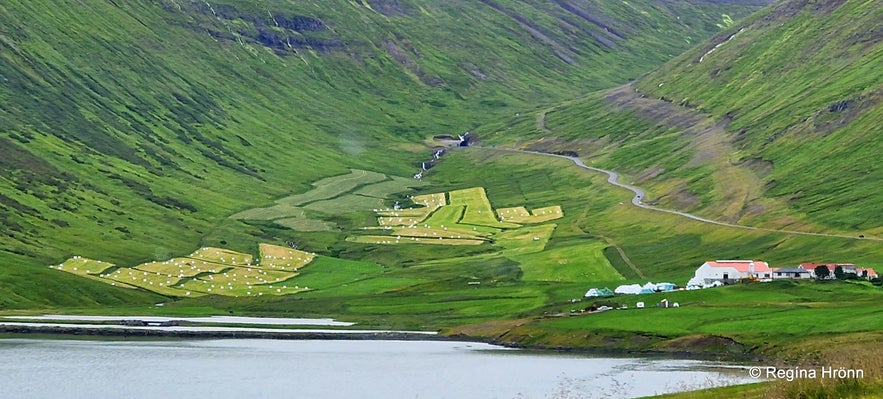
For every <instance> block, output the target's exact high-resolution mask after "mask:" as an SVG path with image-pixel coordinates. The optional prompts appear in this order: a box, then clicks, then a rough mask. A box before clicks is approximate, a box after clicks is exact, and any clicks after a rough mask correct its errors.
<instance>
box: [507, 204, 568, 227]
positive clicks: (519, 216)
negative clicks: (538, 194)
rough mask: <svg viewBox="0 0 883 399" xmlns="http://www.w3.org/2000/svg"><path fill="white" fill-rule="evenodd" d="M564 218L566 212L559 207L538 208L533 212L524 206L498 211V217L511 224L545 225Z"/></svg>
mask: <svg viewBox="0 0 883 399" xmlns="http://www.w3.org/2000/svg"><path fill="white" fill-rule="evenodd" d="M563 216H564V212H562V211H561V206H559V205H555V206H549V207H545V208H537V209H534V210H533V211H531V212H528V211H527V208H525V207H523V206H519V207H514V208H500V209H497V217H499V218H500V220H504V221H507V222H511V223H543V222H548V221H550V220H555V219H559V218H561V217H563Z"/></svg>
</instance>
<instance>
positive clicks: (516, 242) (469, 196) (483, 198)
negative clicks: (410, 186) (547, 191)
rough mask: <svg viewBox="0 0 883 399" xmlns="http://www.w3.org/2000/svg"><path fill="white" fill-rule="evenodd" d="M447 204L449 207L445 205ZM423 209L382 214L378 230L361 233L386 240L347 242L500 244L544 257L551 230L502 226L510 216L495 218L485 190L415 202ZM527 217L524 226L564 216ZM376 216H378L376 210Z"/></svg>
mask: <svg viewBox="0 0 883 399" xmlns="http://www.w3.org/2000/svg"><path fill="white" fill-rule="evenodd" d="M447 198H450V201H448V200H447ZM413 201H414V203H415V204H418V205H423V206H422V207H416V208H406V209H392V210H389V209H382V210H379V211H377V214H378V215H379V216H378V218H377V224H378V225H379V227H374V228H369V227H365V228H363V230H368V231H371V230H381V231H383V232H385V233H387V234H386V235H377V234H368V235H356V236H350V237H348V238H347V240H348V241H351V242H359V243H373V244H434V245H481V244H486V243H499V244H500V245H501V246H503V247H506V248H510V247H511V248H516V249H517V250H519V251H521V252H525V251H542V249H543V247H544V246H545V243H547V242H548V241H549V237H551V235H552V232H553V231H554V228H555V225H554V224H552V225H547V226H544V227H542V228H535V227H533V226H532V227H523V226H522V225H521V224H518V223H511V222H502V221H501V220H502V219H503V216H499V220H498V216H496V214H497V213H500V214H505V215H508V214H509V213H510V212H509V211H508V210H507V211H505V212H502V211H497V212H496V213H495V211H494V208H493V206H492V205H491V202H490V200H489V199H488V197H487V193H486V192H485V189H484V188H483V187H472V188H467V189H461V190H452V191H449V192H446V193H434V194H427V195H422V196H415V197H413ZM512 209H518V210H524V213H526V216H521V217H519V220H520V221H521V222H522V223H541V222H545V221H549V220H554V219H557V218H560V217H562V216H563V212H562V211H561V207H560V206H557V205H556V206H551V207H546V208H541V209H537V210H535V211H534V214H536V216H534V214H531V213H530V212H528V211H527V210H526V208H524V207H518V208H512ZM375 211H376V210H375Z"/></svg>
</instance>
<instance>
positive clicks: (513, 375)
mask: <svg viewBox="0 0 883 399" xmlns="http://www.w3.org/2000/svg"><path fill="white" fill-rule="evenodd" d="M0 358H2V359H4V362H0V392H2V395H3V397H9V398H20V399H24V398H48V397H60V398H61V397H63V398H71V399H74V398H96V397H125V398H157V397H194V398H199V397H212V398H249V397H262V398H354V397H367V398H380V397H383V398H458V399H468V398H482V399H487V398H594V397H605V398H622V397H637V396H644V395H652V394H655V393H663V392H673V391H681V390H687V389H698V388H703V387H708V386H712V385H714V386H719V385H729V384H735V383H741V382H747V381H746V378H747V375H746V373H744V372H742V371H740V370H737V369H728V368H720V367H714V365H713V364H711V363H705V362H699V361H691V360H665V359H653V360H649V359H638V358H597V357H587V356H577V355H564V354H556V353H549V352H543V353H538V352H530V351H522V350H513V349H503V348H500V347H496V346H492V345H486V344H479V343H466V342H449V341H342V340H340V341H338V340H333V341H317V340H307V341H298V340H231V339H228V340H163V341H144V340H136V341H132V340H127V341H119V340H117V341H94V340H51V339H48V340H47V339H0Z"/></svg>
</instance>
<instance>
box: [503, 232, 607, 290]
mask: <svg viewBox="0 0 883 399" xmlns="http://www.w3.org/2000/svg"><path fill="white" fill-rule="evenodd" d="M605 246H606V244H605V243H603V242H597V241H595V242H588V243H585V244H581V245H572V246H567V247H560V248H554V249H548V250H545V251H537V252H533V253H514V254H508V255H507V256H508V257H509V258H510V259H512V260H514V261H516V262H518V263H519V265H521V269H522V270H523V271H524V276H523V277H522V278H523V279H524V280H525V281H553V282H562V281H565V282H585V283H592V282H599V281H615V280H624V278H623V277H622V275H620V274H619V273H618V272H617V271H616V269H614V268H613V266H611V265H610V263H609V262H608V261H607V258H606V257H605V256H604V253H603V250H604V247H605ZM588 288H590V287H588V286H587V287H586V289H588Z"/></svg>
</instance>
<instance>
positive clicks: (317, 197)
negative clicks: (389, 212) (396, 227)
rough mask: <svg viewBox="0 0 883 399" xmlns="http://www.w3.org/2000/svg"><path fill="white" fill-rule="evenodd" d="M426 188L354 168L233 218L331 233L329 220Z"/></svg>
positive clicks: (412, 180) (398, 178) (375, 206)
mask: <svg viewBox="0 0 883 399" xmlns="http://www.w3.org/2000/svg"><path fill="white" fill-rule="evenodd" d="M422 185H424V183H422V182H420V181H419V180H415V179H408V178H404V177H400V176H388V175H385V174H382V173H377V172H370V171H367V170H360V169H353V170H351V171H350V173H349V174H345V175H338V176H332V177H327V178H324V179H321V180H318V181H316V182H314V183H313V184H312V186H313V188H312V189H311V190H309V191H307V192H304V193H300V194H294V195H291V196H288V197H285V198H281V199H278V200H276V201H275V204H273V205H270V206H267V207H259V208H252V209H247V210H244V211H241V212H238V213H236V214H234V215H233V216H231V218H232V219H237V220H260V221H272V222H273V223H276V224H279V225H281V226H285V227H287V228H290V229H292V230H295V231H330V230H332V229H333V228H334V227H335V226H334V224H333V223H332V222H329V221H327V220H326V219H327V218H328V217H331V216H335V215H339V214H341V213H346V212H353V211H367V210H376V209H378V208H384V207H385V205H384V204H385V202H386V201H387V200H388V199H389V198H390V196H391V195H392V194H394V193H402V192H407V191H410V190H411V189H412V188H414V187H420V186H422Z"/></svg>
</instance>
